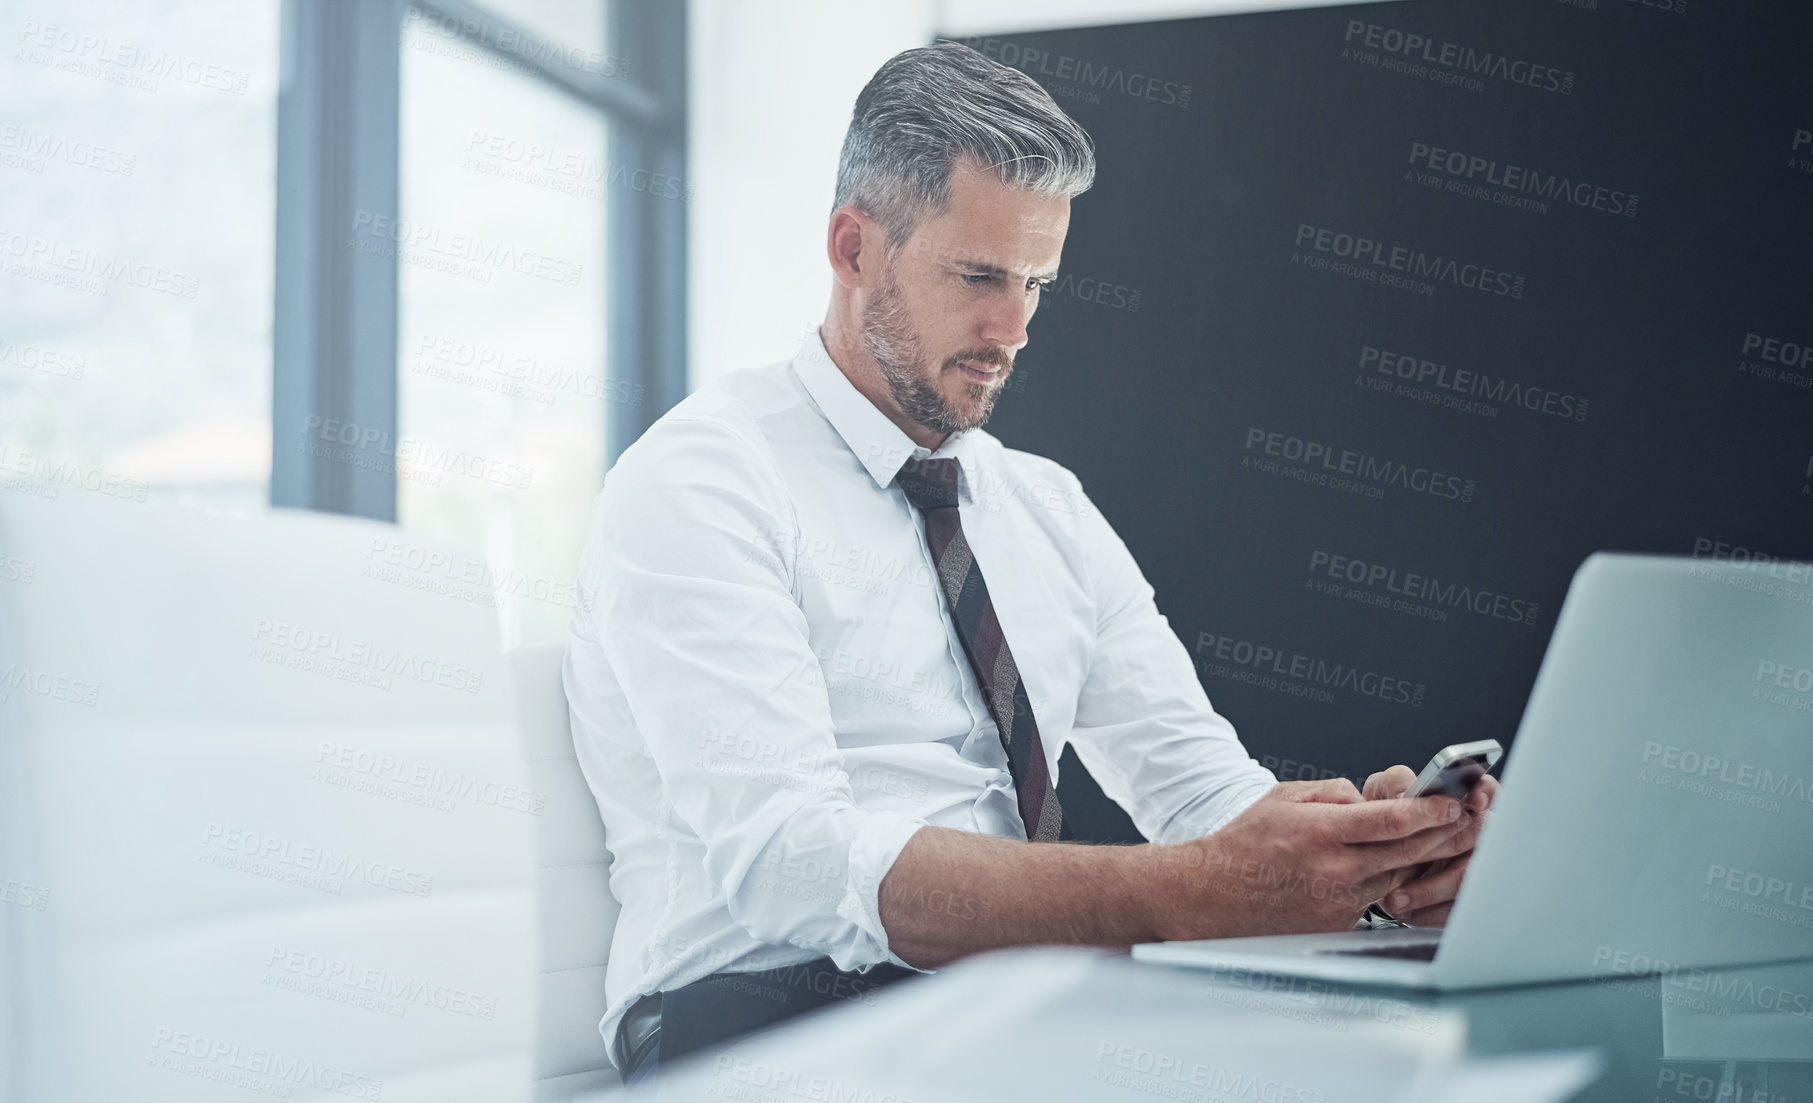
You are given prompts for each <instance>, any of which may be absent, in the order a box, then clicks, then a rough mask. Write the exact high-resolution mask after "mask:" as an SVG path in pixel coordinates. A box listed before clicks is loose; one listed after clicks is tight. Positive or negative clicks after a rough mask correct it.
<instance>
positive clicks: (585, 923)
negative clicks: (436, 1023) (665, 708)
mask: <svg viewBox="0 0 1813 1103" xmlns="http://www.w3.org/2000/svg"><path fill="white" fill-rule="evenodd" d="M565 657H566V646H565V645H564V644H547V645H540V646H532V647H519V648H516V649H515V650H513V651H511V652H510V653H509V654H508V655H507V656H506V659H507V661H508V663H509V667H510V673H511V677H512V679H513V681H514V683H515V697H516V719H517V729H518V731H519V732H520V733H521V736H522V740H523V747H524V754H525V757H526V758H527V759H528V760H529V771H530V777H531V784H532V785H533V786H534V788H535V790H536V792H537V796H538V798H541V797H545V807H544V810H543V813H542V816H541V819H540V821H539V823H538V825H537V826H538V829H539V830H538V831H537V837H538V839H539V847H540V855H539V859H538V863H537V864H538V865H539V866H540V869H539V870H538V874H537V875H538V878H539V886H538V887H539V895H540V898H541V972H540V983H541V987H540V997H541V999H540V1003H541V1028H540V1033H539V1034H538V1036H537V1039H536V1047H535V1099H536V1100H537V1103H554V1101H556V1100H559V1101H565V1100H570V1099H576V1098H579V1097H580V1096H581V1095H583V1094H585V1093H589V1092H593V1091H596V1090H598V1089H604V1088H611V1087H614V1086H616V1085H617V1084H619V1083H620V1081H619V1079H618V1076H617V1072H616V1070H615V1069H613V1068H612V1067H611V1063H610V1058H609V1057H608V1056H606V1054H605V1049H604V1039H603V1038H602V1037H601V1036H600V1035H599V1033H598V1020H599V1019H601V1018H603V1017H604V1002H605V1001H604V967H605V963H606V961H607V959H608V958H609V956H610V949H611V934H612V932H613V931H615V930H616V926H617V914H618V912H619V911H620V910H621V909H620V908H619V907H618V905H617V901H616V900H615V899H614V898H613V897H612V896H611V887H610V869H611V867H610V854H609V852H608V851H607V850H606V849H605V845H604V823H603V821H602V820H601V819H600V818H599V816H598V805H597V803H596V802H595V801H593V800H592V791H591V789H589V788H588V787H587V786H586V781H585V777H584V775H582V774H581V773H580V772H579V761H578V759H577V758H576V757H575V756H574V754H573V736H572V729H571V725H570V724H569V722H568V714H567V697H566V691H565V690H564V689H563V688H562V686H561V681H560V665H561V661H562V660H563V659H564V658H565Z"/></svg>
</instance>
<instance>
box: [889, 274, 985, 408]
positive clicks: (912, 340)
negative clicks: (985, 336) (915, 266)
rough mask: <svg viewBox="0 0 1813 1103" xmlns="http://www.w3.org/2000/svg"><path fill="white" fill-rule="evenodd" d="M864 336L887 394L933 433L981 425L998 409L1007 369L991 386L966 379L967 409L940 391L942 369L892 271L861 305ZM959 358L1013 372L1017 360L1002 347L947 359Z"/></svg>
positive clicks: (950, 361)
mask: <svg viewBox="0 0 1813 1103" xmlns="http://www.w3.org/2000/svg"><path fill="white" fill-rule="evenodd" d="M862 339H863V345H864V347H866V348H867V349H868V350H869V355H870V356H871V357H873V358H874V360H875V365H876V367H879V368H880V369H881V377H882V378H883V379H885V380H887V384H888V393H889V394H891V395H893V396H894V403H895V405H897V406H899V407H900V411H901V412H902V413H904V414H905V415H906V416H907V417H908V418H910V419H911V420H912V421H913V423H914V424H916V425H919V426H921V427H922V428H924V429H926V430H927V431H929V432H933V433H941V434H943V435H945V436H949V435H950V434H952V433H961V432H963V431H964V430H966V429H977V428H980V427H981V426H982V425H983V424H984V423H985V422H987V421H988V416H989V414H991V413H993V412H994V409H995V399H996V398H997V397H999V395H1000V393H1001V388H1002V386H1003V385H1004V384H1005V383H1006V380H1007V375H1006V374H1005V373H1004V374H1003V375H1002V376H1001V382H999V383H995V384H993V385H990V384H987V383H973V382H971V381H969V380H967V379H966V380H964V382H963V385H964V386H965V387H967V388H968V389H969V394H970V397H971V398H972V399H974V402H973V404H972V405H971V406H970V408H969V410H968V411H967V412H966V411H964V410H959V409H957V408H956V407H955V406H952V405H951V404H950V403H949V402H948V401H946V400H945V397H944V396H943V395H942V394H939V393H938V388H937V387H936V386H935V385H934V384H933V380H934V379H936V378H937V373H938V372H939V371H940V370H941V369H940V368H939V366H936V365H929V366H928V365H927V364H926V363H925V346H924V345H923V344H922V343H921V342H920V340H919V333H918V331H917V330H915V329H914V328H913V323H912V321H911V320H910V319H909V318H908V317H907V313H906V307H905V306H904V305H902V303H901V301H900V289H899V287H898V286H897V285H896V284H895V283H894V276H893V273H891V272H890V273H889V274H888V275H887V277H886V280H885V282H884V283H882V284H881V285H880V286H878V287H877V288H876V289H875V291H874V293H873V294H871V295H870V296H869V299H868V301H867V302H866V303H864V304H863V310H862ZM958 360H977V361H981V362H983V363H997V364H1000V365H1001V366H1002V368H1003V369H1004V372H1007V373H1010V372H1012V371H1013V361H1012V360H1011V359H1010V358H1009V357H1007V356H1005V355H1003V354H1002V353H1001V352H999V351H998V350H982V351H979V352H977V353H975V354H970V353H963V354H960V355H958V356H954V357H952V358H951V359H950V360H949V361H947V364H954V363H956V362H957V361H958Z"/></svg>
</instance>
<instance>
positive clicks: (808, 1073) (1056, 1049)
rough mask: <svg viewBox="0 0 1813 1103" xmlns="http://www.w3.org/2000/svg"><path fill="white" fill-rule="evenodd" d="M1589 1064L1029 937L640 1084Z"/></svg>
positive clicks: (820, 1086)
mask: <svg viewBox="0 0 1813 1103" xmlns="http://www.w3.org/2000/svg"><path fill="white" fill-rule="evenodd" d="M1594 1068H1595V1066H1594V1065H1593V1064H1592V1063H1591V1061H1590V1059H1583V1058H1582V1057H1580V1056H1579V1055H1572V1056H1568V1055H1562V1056H1556V1057H1525V1058H1517V1059H1506V1060H1500V1061H1490V1062H1476V1061H1467V1060H1464V1059H1462V1058H1460V1057H1459V1056H1457V1055H1456V1053H1455V1052H1454V1049H1453V1046H1452V1038H1451V1037H1439V1038H1434V1039H1431V1040H1430V1041H1429V1043H1428V1044H1422V1043H1420V1042H1419V1043H1417V1044H1400V1045H1380V1044H1379V1038H1378V1036H1377V1032H1376V1030H1361V1031H1353V1032H1347V1031H1344V1030H1341V1029H1337V1028H1333V1027H1331V1026H1329V1025H1327V1024H1312V1023H1305V1022H1299V1021H1296V1020H1295V1019H1292V1018H1289V1017H1281V1016H1278V1015H1274V1014H1267V1013H1265V1012H1263V1011H1255V1010H1253V1009H1252V1008H1250V1007H1242V1006H1235V1005H1230V1004H1228V1003H1225V1002H1219V1001H1215V1000H1210V999H1206V998H1204V996H1203V992H1202V989H1201V988H1200V986H1199V985H1197V984H1195V983H1193V982H1192V981H1190V980H1189V979H1188V978H1182V977H1179V976H1178V975H1176V974H1172V973H1169V972H1167V971H1156V970H1150V969H1147V968H1144V967H1142V966H1137V965H1134V964H1133V963H1132V962H1129V961H1126V960H1125V959H1115V958H1111V957H1107V956H1105V955H1101V954H1096V953H1093V952H1090V951H1080V950H1058V949H1041V950H1021V951H1011V952H1007V953H1000V954H990V955H986V956H984V957H980V958H976V959H972V960H970V961H967V962H964V963H962V964H960V965H958V966H955V967H953V968H951V969H948V970H945V971H943V972H941V973H940V974H938V975H937V976H934V977H931V978H928V979H925V980H917V981H913V982H911V983H909V984H907V985H905V986H903V987H901V988H897V989H892V990H889V991H887V992H884V993H882V994H881V995H880V997H879V998H878V999H877V1000H876V1002H875V1003H874V1004H873V1005H870V1006H857V1007H853V1008H840V1009H838V1010H837V1011H835V1012H833V1013H830V1014H826V1015H822V1016H820V1015H812V1016H807V1017H805V1018H802V1019H801V1020H798V1021H797V1022H796V1023H794V1024H790V1025H788V1026H786V1027H783V1028H781V1029H778V1030H775V1031H773V1032H770V1033H767V1034H764V1035H760V1036H757V1037H755V1038H751V1039H747V1040H745V1041H743V1042H741V1043H739V1044H737V1045H736V1046H734V1047H732V1048H731V1049H730V1050H728V1051H726V1052H725V1053H723V1054H719V1055H714V1056H711V1057H702V1058H699V1059H697V1060H695V1061H693V1062H690V1063H684V1064H681V1065H676V1066H674V1067H673V1068H671V1069H664V1070H663V1074H662V1077H661V1083H660V1085H659V1087H658V1088H657V1089H656V1091H655V1094H654V1095H652V1096H645V1097H644V1098H658V1099H673V1100H682V1099H684V1100H702V1099H736V1100H742V1101H745V1103H798V1101H802V1100H846V1099H847V1100H852V1101H860V1103H965V1101H970V1100H975V1101H984V1100H986V1101H989V1103H995V1101H999V1100H1010V1099H1038V1100H1041V1101H1050V1103H1058V1101H1064V1100H1079V1101H1080V1100H1088V1101H1091V1103H1096V1101H1113V1100H1126V1101H1137V1103H1153V1101H1154V1100H1164V1101H1172V1103H1234V1101H1256V1103H1402V1101H1404V1100H1407V1099H1414V1100H1416V1101H1417V1103H1437V1101H1442V1100H1449V1099H1455V1100H1459V1099H1468V1100H1478V1099H1491V1100H1493V1101H1494V1103H1555V1101H1558V1100H1561V1099H1565V1098H1567V1097H1568V1096H1570V1095H1572V1094H1573V1093H1574V1092H1576V1091H1578V1090H1579V1088H1580V1087H1581V1086H1583V1085H1584V1084H1586V1083H1588V1082H1590V1081H1591V1079H1592V1077H1593V1074H1594Z"/></svg>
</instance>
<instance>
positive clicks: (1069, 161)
mask: <svg viewBox="0 0 1813 1103" xmlns="http://www.w3.org/2000/svg"><path fill="white" fill-rule="evenodd" d="M963 158H972V159H974V160H976V161H978V162H980V163H981V165H982V166H983V167H984V168H987V169H988V170H990V171H991V172H993V173H994V174H995V176H996V178H997V179H999V180H1000V181H1001V182H1002V183H1003V184H1006V185H1007V186H1008V187H1010V188H1025V189H1027V190H1028V191H1032V192H1034V193H1037V194H1039V195H1052V196H1056V195H1065V196H1077V195H1081V194H1082V193H1083V192H1086V191H1088V190H1089V186H1090V185H1091V184H1093V183H1095V143H1093V142H1092V141H1090V140H1089V135H1088V134H1087V133H1085V132H1084V130H1083V128H1082V127H1080V126H1078V125H1077V124H1076V121H1075V120H1074V119H1072V118H1071V117H1070V116H1068V115H1066V114H1064V112H1063V111H1062V110H1061V109H1060V108H1059V107H1058V105H1057V103H1056V102H1055V101H1053V100H1052V98H1051V94H1050V93H1048V92H1046V91H1045V89H1043V88H1041V87H1039V84H1038V82H1037V81H1035V80H1033V79H1032V78H1031V77H1029V76H1027V75H1026V74H1024V73H1022V72H1020V71H1019V70H1018V69H1012V68H1009V67H1008V66H1006V65H1002V64H1000V63H999V62H996V61H991V60H989V59H988V58H985V57H983V56H982V55H981V54H979V53H977V52H976V51H974V50H972V49H970V48H969V47H968V46H965V45H963V44H961V43H958V42H949V41H945V42H938V43H934V44H933V45H930V46H921V47H919V48H917V49H912V50H904V51H902V52H901V53H898V54H895V55H894V56H893V57H892V58H890V59H888V62H887V63H886V64H885V65H883V66H882V67H881V68H880V69H878V70H876V72H875V75H874V76H873V77H871V78H869V83H868V84H867V85H865V86H864V87H863V90H862V93H861V94H860V95H858V96H857V97H856V110H855V111H854V112H852V114H851V117H850V129H849V130H848V131H847V132H846V133H845V134H844V145H843V152H842V154H841V155H840V156H839V158H838V162H837V198H836V202H835V203H834V204H833V207H834V208H835V207H841V206H844V205H845V204H848V205H850V206H853V207H855V208H857V209H858V210H860V211H862V212H864V213H865V214H867V215H868V216H869V217H870V218H873V219H874V220H875V221H876V222H878V223H880V225H881V228H882V230H883V231H885V232H886V234H887V238H888V240H887V249H888V253H889V255H890V256H892V255H895V254H898V253H899V251H900V247H901V246H902V245H904V244H905V243H906V240H907V238H909V237H911V236H912V233H913V230H914V228H915V227H917V226H918V225H919V222H920V220H921V219H923V218H924V217H926V216H927V215H928V214H931V215H935V214H942V213H943V212H944V211H946V210H947V209H949V207H950V200H951V172H952V170H953V169H954V168H955V167H956V165H957V162H958V161H959V160H960V159H963Z"/></svg>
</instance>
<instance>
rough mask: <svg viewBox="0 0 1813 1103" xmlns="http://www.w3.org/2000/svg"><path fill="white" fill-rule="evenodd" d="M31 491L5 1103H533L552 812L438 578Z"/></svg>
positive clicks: (397, 555)
mask: <svg viewBox="0 0 1813 1103" xmlns="http://www.w3.org/2000/svg"><path fill="white" fill-rule="evenodd" d="M32 489H33V492H29V493H28V492H26V491H25V490H23V489H21V488H20V487H19V486H16V485H7V486H0V1101H4V1103H58V1101H65V1100H67V1101H72V1103H89V1101H92V1100H102V1099H106V1100H126V1099H130V1100H133V1101H134V1103H151V1101H158V1100H170V1101H177V1100H180V1101H182V1103H211V1101H214V1100H222V1101H226V1100H231V1101H235V1103H237V1101H241V1100H244V1099H246V1098H253V1097H255V1096H249V1095H248V1094H247V1092H248V1089H249V1090H251V1091H253V1092H256V1093H259V1094H264V1095H276V1096H281V1097H293V1098H305V1097H306V1098H312V1099H334V1098H342V1097H351V1098H355V1099H358V1098H364V1099H374V1100H377V1099H381V1100H385V1101H391V1103H396V1101H402V1100H436V1101H440V1100H473V1101H479V1100H483V1101H485V1103H492V1101H496V1100H524V1099H526V1098H528V1096H529V1092H530V1084H531V1062H532V1052H533V1047H534V1038H535V1014H536V1000H535V992H534V970H535V961H536V959H537V957H538V954H539V950H538V948H537V946H536V939H537V937H538V932H537V924H536V911H535V908H536V899H535V889H534V880H533V879H534V868H533V867H534V847H535V828H536V824H537V822H538V820H537V818H536V817H535V816H533V815H531V814H530V813H529V811H528V809H529V797H528V796H527V794H529V793H531V792H532V791H533V790H534V785H532V783H531V782H530V780H529V778H528V775H527V768H526V764H525V763H524V762H523V761H522V756H521V753H520V748H519V746H518V745H517V740H516V738H515V736H514V735H513V733H512V729H513V724H512V722H511V720H512V718H511V713H510V701H509V697H508V688H507V685H506V679H505V676H504V667H503V655H502V649H501V646H500V644H499V639H498V631H497V622H496V617H495V610H494V608H493V606H492V604H491V603H490V602H489V601H488V600H487V601H482V602H481V601H475V600H469V599H466V598H464V597H463V596H462V595H461V594H459V593H457V592H455V590H456V589H457V588H450V586H448V585H446V584H443V580H441V579H438V578H436V577H434V568H433V566H432V564H434V563H437V562H441V563H444V562H447V561H449V559H450V558H452V555H451V553H450V552H449V551H448V550H447V549H446V548H444V547H443V546H442V545H439V544H436V543H434V542H432V541H427V540H423V539H420V538H417V537H413V536H405V535H404V534H402V533H400V532H399V530H397V529H396V528H394V527H392V526H388V525H381V524H377V523H374V522H369V521H359V520H352V519H348V518H342V517H330V516H326V515H321V514H302V513H289V512H275V513H271V514H267V515H263V516H260V517H257V518H254V519H249V520H233V519H227V518H218V517H212V516H208V515H205V514H202V513H198V512H194V511H189V510H178V509H164V508H160V507H154V506H147V505H143V504H133V503H130V502H89V501H85V500H83V499H87V498H90V497H95V498H98V497H99V496H100V494H99V493H98V492H95V491H94V490H93V489H92V488H85V486H84V484H83V483H81V481H79V480H76V481H71V482H69V483H68V484H67V485H63V486H57V485H54V484H46V485H45V486H43V487H41V488H32ZM101 489H102V490H104V489H105V488H104V487H103V488H101ZM39 491H41V492H42V493H43V494H48V495H52V496H51V497H45V496H40V493H39ZM487 597H488V595H487Z"/></svg>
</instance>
